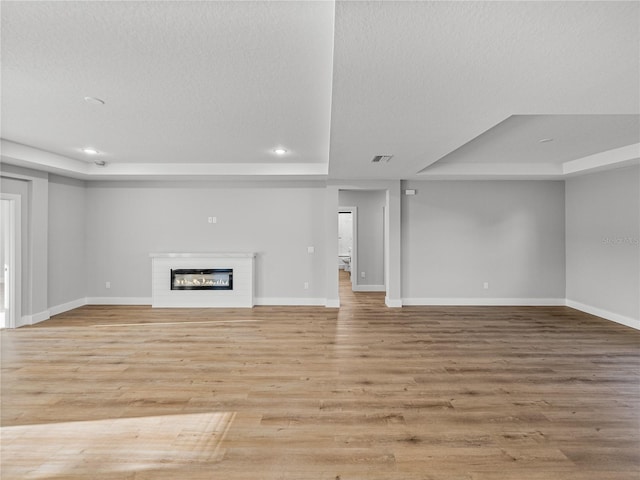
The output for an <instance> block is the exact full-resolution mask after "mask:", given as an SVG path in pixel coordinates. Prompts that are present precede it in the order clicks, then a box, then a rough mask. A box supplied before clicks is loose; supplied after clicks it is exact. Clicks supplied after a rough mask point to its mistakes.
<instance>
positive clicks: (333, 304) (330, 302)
mask: <svg viewBox="0 0 640 480" xmlns="http://www.w3.org/2000/svg"><path fill="white" fill-rule="evenodd" d="M324 306H325V307H327V308H340V299H339V298H331V299H329V298H327V299H326V301H325V303H324Z"/></svg>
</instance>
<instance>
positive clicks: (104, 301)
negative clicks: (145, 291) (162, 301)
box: [87, 297, 151, 305]
mask: <svg viewBox="0 0 640 480" xmlns="http://www.w3.org/2000/svg"><path fill="white" fill-rule="evenodd" d="M87 305H151V297H87Z"/></svg>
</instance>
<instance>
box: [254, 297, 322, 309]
mask: <svg viewBox="0 0 640 480" xmlns="http://www.w3.org/2000/svg"><path fill="white" fill-rule="evenodd" d="M326 302H327V299H326V298H305V297H299V298H296V297H290V298H277V297H263V298H254V302H253V303H254V304H255V305H265V306H269V305H270V306H321V307H323V306H324V305H325V304H326Z"/></svg>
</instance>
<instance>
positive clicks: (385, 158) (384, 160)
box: [371, 155, 393, 163]
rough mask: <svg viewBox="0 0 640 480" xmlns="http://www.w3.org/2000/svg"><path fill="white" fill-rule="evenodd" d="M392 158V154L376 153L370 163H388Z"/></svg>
mask: <svg viewBox="0 0 640 480" xmlns="http://www.w3.org/2000/svg"><path fill="white" fill-rule="evenodd" d="M392 158H393V155H376V156H375V157H373V160H371V163H388V162H389V160H391V159H392Z"/></svg>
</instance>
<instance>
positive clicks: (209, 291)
mask: <svg viewBox="0 0 640 480" xmlns="http://www.w3.org/2000/svg"><path fill="white" fill-rule="evenodd" d="M149 256H150V257H151V294H152V299H151V304H152V306H153V307H156V308H158V307H159V308H215V307H221V308H235V307H248V308H251V307H253V306H254V290H255V289H254V281H255V280H254V278H255V257H256V254H255V253H233V252H232V253H217V252H215V253H214V252H196V253H188V252H175V253H165V252H162V253H150V254H149Z"/></svg>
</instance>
